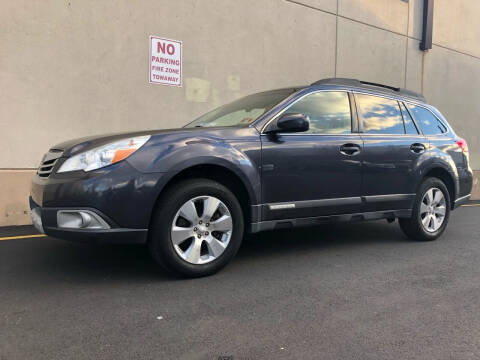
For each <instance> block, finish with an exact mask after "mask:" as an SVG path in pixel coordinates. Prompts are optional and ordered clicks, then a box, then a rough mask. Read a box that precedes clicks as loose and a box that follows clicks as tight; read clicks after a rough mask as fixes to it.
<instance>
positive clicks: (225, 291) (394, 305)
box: [0, 206, 480, 360]
mask: <svg viewBox="0 0 480 360" xmlns="http://www.w3.org/2000/svg"><path fill="white" fill-rule="evenodd" d="M2 231H3V233H1V232H0V235H3V236H14V235H15V234H16V233H21V234H27V233H29V231H30V232H31V231H32V229H31V228H30V227H24V228H5V229H3V230H2ZM477 358H479V359H480V207H478V206H469V207H462V208H460V209H458V210H456V211H455V212H453V213H452V216H451V219H450V224H449V227H448V229H447V231H446V233H445V234H444V235H443V237H442V238H440V239H439V240H437V241H435V242H430V243H421V242H414V241H410V240H408V239H407V238H405V236H404V235H403V234H402V233H401V231H400V229H399V227H398V224H397V223H396V222H395V223H393V224H388V223H387V222H386V221H376V222H368V223H353V224H347V223H339V224H331V225H324V226H321V227H317V228H308V229H297V230H288V231H275V232H268V233H262V234H257V235H254V236H249V237H248V238H247V239H246V240H245V241H244V243H243V244H242V247H241V249H240V252H239V254H238V255H237V257H236V258H235V260H234V261H233V262H232V263H231V264H230V265H229V266H228V267H227V268H225V269H224V270H222V271H221V272H220V273H218V274H217V275H214V276H211V277H207V278H202V279H194V280H179V279H174V278H171V277H169V276H167V275H166V274H165V273H163V272H162V271H161V270H159V269H158V268H157V266H156V265H155V264H154V262H153V261H152V260H151V258H150V257H149V255H148V252H147V250H146V248H145V247H144V246H115V245H109V246H105V245H104V246H88V245H84V244H76V243H69V242H65V241H62V240H56V239H52V238H48V237H44V238H29V239H14V240H5V241H0V359H1V360H10V359H22V360H24V359H49V360H50V359H116V360H118V359H162V360H163V359H342V360H343V359H395V360H398V359H477Z"/></svg>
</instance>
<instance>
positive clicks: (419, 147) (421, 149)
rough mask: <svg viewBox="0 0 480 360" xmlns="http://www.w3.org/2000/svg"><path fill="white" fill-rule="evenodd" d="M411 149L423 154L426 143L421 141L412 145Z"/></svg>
mask: <svg viewBox="0 0 480 360" xmlns="http://www.w3.org/2000/svg"><path fill="white" fill-rule="evenodd" d="M410 151H411V152H413V153H415V154H421V153H423V152H424V151H425V145H423V144H420V143H415V144H412V145H411V146H410Z"/></svg>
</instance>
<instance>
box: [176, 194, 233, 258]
mask: <svg viewBox="0 0 480 360" xmlns="http://www.w3.org/2000/svg"><path fill="white" fill-rule="evenodd" d="M232 229H233V223H232V216H231V214H230V211H229V209H228V207H227V206H226V205H225V204H224V203H223V202H222V201H221V200H219V199H217V198H216V197H214V196H197V197H195V198H193V199H190V200H188V201H187V202H185V203H184V204H183V205H182V206H181V207H180V209H179V210H178V211H177V213H176V214H175V217H174V218H173V222H172V227H171V231H170V235H171V236H170V237H171V241H172V245H173V247H174V249H175V251H176V253H177V254H178V255H179V256H180V257H181V258H182V259H183V260H185V261H187V262H189V263H191V264H195V265H199V264H206V263H209V262H211V261H213V260H215V259H217V258H218V257H219V256H221V255H222V254H223V252H224V251H225V249H226V248H227V246H228V243H229V242H230V239H231V237H232Z"/></svg>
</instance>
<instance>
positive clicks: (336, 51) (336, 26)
mask: <svg viewBox="0 0 480 360" xmlns="http://www.w3.org/2000/svg"><path fill="white" fill-rule="evenodd" d="M337 54H338V0H337V15H336V16H335V56H334V58H335V70H334V77H337V59H338V55H337Z"/></svg>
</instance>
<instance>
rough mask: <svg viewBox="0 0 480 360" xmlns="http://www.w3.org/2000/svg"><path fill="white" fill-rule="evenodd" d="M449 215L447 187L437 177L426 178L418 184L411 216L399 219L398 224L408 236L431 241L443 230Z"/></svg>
mask: <svg viewBox="0 0 480 360" xmlns="http://www.w3.org/2000/svg"><path fill="white" fill-rule="evenodd" d="M449 216H450V195H449V193H448V190H447V187H446V186H445V184H444V183H443V182H442V181H441V180H439V179H437V178H427V179H425V180H424V181H423V182H422V184H421V185H420V188H419V191H418V193H417V197H416V199H415V203H414V207H413V211H412V217H411V218H408V219H399V224H400V228H401V229H402V230H403V232H404V233H405V234H406V235H407V236H408V237H410V238H412V239H414V240H421V241H431V240H435V239H437V238H438V237H439V236H440V235H442V233H443V232H444V231H445V228H446V227H447V223H448V219H449Z"/></svg>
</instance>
